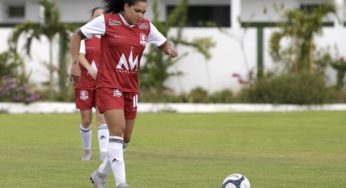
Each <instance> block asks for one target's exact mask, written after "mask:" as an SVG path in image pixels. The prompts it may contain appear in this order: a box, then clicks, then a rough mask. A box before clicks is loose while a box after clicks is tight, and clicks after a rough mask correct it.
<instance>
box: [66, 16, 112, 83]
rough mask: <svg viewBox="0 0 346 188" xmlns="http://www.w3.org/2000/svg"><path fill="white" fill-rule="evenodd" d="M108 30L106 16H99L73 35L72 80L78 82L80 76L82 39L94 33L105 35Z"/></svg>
mask: <svg viewBox="0 0 346 188" xmlns="http://www.w3.org/2000/svg"><path fill="white" fill-rule="evenodd" d="M105 32H106V25H105V19H104V16H103V15H101V16H98V17H97V18H95V19H93V20H92V21H90V22H88V23H87V24H85V25H84V26H82V27H81V28H80V29H79V30H78V31H77V32H75V33H74V34H73V35H72V39H71V56H72V67H71V78H70V79H71V80H72V81H75V82H78V81H79V77H80V74H81V72H80V67H79V49H80V43H81V40H82V39H85V38H91V37H92V36H94V35H104V34H105Z"/></svg>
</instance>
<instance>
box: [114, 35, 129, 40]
mask: <svg viewBox="0 0 346 188" xmlns="http://www.w3.org/2000/svg"><path fill="white" fill-rule="evenodd" d="M113 37H114V38H122V39H125V38H126V37H125V36H122V35H117V34H115V35H113Z"/></svg>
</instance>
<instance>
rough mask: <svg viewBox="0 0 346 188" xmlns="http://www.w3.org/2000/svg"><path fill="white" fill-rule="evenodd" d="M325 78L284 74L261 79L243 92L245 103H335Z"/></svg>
mask: <svg viewBox="0 0 346 188" xmlns="http://www.w3.org/2000/svg"><path fill="white" fill-rule="evenodd" d="M333 93H334V92H333V90H332V89H330V88H328V87H326V83H325V80H324V78H323V76H320V75H317V74H310V73H297V74H283V75H279V76H273V77H267V78H263V79H259V80H257V81H255V82H254V83H252V84H250V85H249V86H248V87H247V88H245V89H244V90H243V91H242V92H241V94H240V95H241V96H240V97H241V99H242V100H243V102H251V103H274V104H322V103H327V102H335V95H334V94H333Z"/></svg>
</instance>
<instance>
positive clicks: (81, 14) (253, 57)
mask: <svg viewBox="0 0 346 188" xmlns="http://www.w3.org/2000/svg"><path fill="white" fill-rule="evenodd" d="M173 1H175V2H173ZM281 1H282V2H283V0H281ZM281 1H275V0H261V1H257V0H246V1H244V0H243V1H242V6H241V7H242V19H243V21H277V20H278V19H279V17H278V15H276V13H275V12H274V11H273V9H272V8H270V7H272V4H274V2H277V3H278V2H281ZM316 1H319V0H305V1H304V2H314V3H316ZM2 2H3V0H0V8H1V6H2V5H3V4H2ZM176 2H178V0H161V4H160V10H162V11H165V3H166V4H169V3H176ZM229 2H230V0H216V1H212V2H211V1H208V0H190V4H198V3H204V4H211V3H212V4H229ZM100 3H101V1H94V0H74V1H70V0H57V4H58V6H59V9H60V10H62V13H61V16H62V17H61V18H62V21H65V22H85V21H87V20H88V18H89V17H90V10H91V9H92V8H93V7H95V6H99V5H100ZM344 5H345V9H346V3H345V4H344ZM26 6H28V7H31V8H29V9H30V10H29V12H27V19H30V20H31V19H32V20H38V19H39V7H38V6H37V0H33V1H29V0H28V1H26ZM298 6H299V3H298V1H293V0H292V1H285V7H291V8H292V7H298ZM149 7H151V1H150V0H149ZM264 7H268V13H267V14H263V9H264ZM0 10H3V8H2V9H0ZM271 11H272V12H271ZM161 13H163V14H162V15H161V16H163V15H165V13H164V12H161ZM1 15H2V14H1V13H0V20H1ZM71 15H72V16H71ZM147 17H148V18H151V12H150V11H149V12H148V13H147ZM345 17H346V15H345ZM162 19H164V18H163V17H162ZM273 30H275V29H273V28H267V29H265V30H264V35H265V36H264V66H265V68H266V69H267V70H268V69H271V68H273V67H274V64H273V62H272V60H271V57H270V54H269V39H270V35H271V33H272V32H273ZM323 31H324V32H323V34H322V35H321V36H319V37H318V39H317V40H316V41H317V45H318V47H326V46H333V45H337V46H338V48H339V53H340V54H341V55H343V56H344V57H346V35H345V33H346V28H345V27H344V28H338V29H334V28H325V29H324V30H323ZM10 32H11V28H0V36H1V37H0V52H3V51H5V50H7V48H8V46H7V39H8V37H9V35H10ZM227 32H228V33H231V32H235V33H232V35H233V37H230V36H227V35H225V34H221V33H220V31H219V30H218V29H215V28H186V29H185V31H184V35H185V37H186V38H188V39H192V38H194V37H208V36H209V37H211V38H212V39H213V40H214V41H215V43H216V47H215V48H213V49H212V58H211V59H210V60H205V59H204V58H203V57H202V56H201V55H200V54H198V53H196V52H195V51H194V50H191V49H189V48H184V47H180V48H179V51H180V53H181V54H183V53H184V52H189V56H188V57H185V58H183V59H182V60H181V61H179V62H178V63H177V64H176V66H174V67H172V69H171V71H177V70H178V71H182V72H183V73H184V75H183V76H182V77H172V78H170V79H169V80H167V82H166V84H167V86H169V87H171V88H173V89H174V90H175V91H176V92H177V93H181V92H187V91H189V90H191V89H193V88H195V87H203V88H205V89H206V90H209V91H210V92H213V91H218V90H221V89H232V90H235V91H236V90H238V89H239V88H240V85H239V83H238V82H237V80H236V79H235V78H233V77H232V74H233V73H238V74H240V75H242V77H244V78H246V77H247V73H248V72H249V71H250V70H252V71H254V72H256V68H257V67H256V66H257V33H256V30H255V29H248V30H246V32H245V31H244V30H238V31H231V30H229V29H228V30H227ZM173 33H174V30H172V31H171V34H173ZM23 40H24V39H22V40H21V42H20V44H22V43H23V42H24V41H23ZM242 44H243V46H244V49H241V45H242ZM32 50H33V53H32V58H31V59H26V66H27V69H28V71H29V72H30V73H31V79H32V81H34V82H36V83H41V82H44V81H46V80H47V78H48V72H47V69H46V68H45V67H44V66H43V64H42V62H44V61H48V43H47V40H46V39H45V38H42V40H41V41H34V43H33V46H32ZM57 51H58V48H57V47H56V46H55V47H54V52H55V53H54V56H55V57H56V55H57ZM54 59H56V58H54ZM55 64H57V63H55ZM331 73H333V71H331ZM331 80H332V81H334V80H335V79H334V76H331Z"/></svg>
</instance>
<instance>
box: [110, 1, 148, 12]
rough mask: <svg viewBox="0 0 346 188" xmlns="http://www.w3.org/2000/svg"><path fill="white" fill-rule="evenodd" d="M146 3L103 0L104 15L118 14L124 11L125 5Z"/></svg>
mask: <svg viewBox="0 0 346 188" xmlns="http://www.w3.org/2000/svg"><path fill="white" fill-rule="evenodd" d="M140 1H141V2H147V0H103V2H104V4H105V13H119V12H122V11H124V6H125V4H128V5H129V6H132V5H134V4H136V3H137V2H140Z"/></svg>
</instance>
